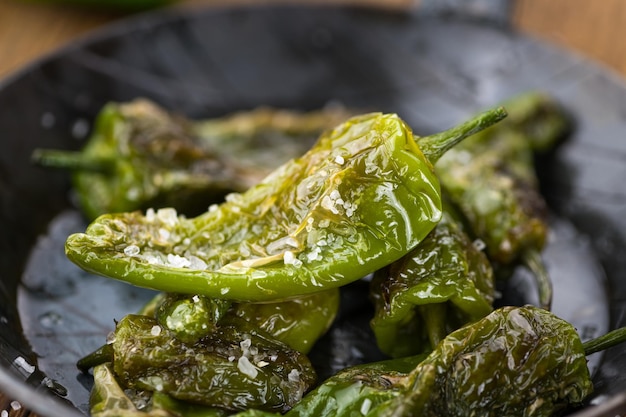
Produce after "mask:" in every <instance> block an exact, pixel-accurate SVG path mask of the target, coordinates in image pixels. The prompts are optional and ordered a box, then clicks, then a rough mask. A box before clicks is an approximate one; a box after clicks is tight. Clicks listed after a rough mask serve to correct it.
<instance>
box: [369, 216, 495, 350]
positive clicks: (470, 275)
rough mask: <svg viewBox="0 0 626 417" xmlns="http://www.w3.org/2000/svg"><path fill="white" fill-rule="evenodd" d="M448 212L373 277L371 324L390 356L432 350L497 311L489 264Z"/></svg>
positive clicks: (383, 348)
mask: <svg viewBox="0 0 626 417" xmlns="http://www.w3.org/2000/svg"><path fill="white" fill-rule="evenodd" d="M444 206H445V205H444ZM450 210H451V208H449V207H448V208H444V214H443V217H442V220H441V221H440V222H439V224H438V225H437V226H436V227H435V229H434V230H433V231H432V232H430V234H429V235H428V236H427V237H426V239H424V240H423V241H422V242H421V243H420V244H419V245H418V246H417V247H416V248H415V249H413V250H412V251H411V252H409V253H408V254H407V255H406V256H404V257H403V258H401V259H400V260H398V261H396V262H394V263H393V264H391V265H389V266H388V267H386V268H384V269H381V270H379V271H377V272H376V273H375V274H374V278H373V279H372V281H371V285H370V297H371V299H372V300H373V302H374V306H375V315H374V318H373V319H372V320H371V327H372V330H373V332H374V335H375V337H376V342H377V344H378V347H379V348H380V349H381V351H382V352H384V353H386V354H387V355H389V356H392V357H405V356H409V355H416V354H419V353H423V352H430V351H432V350H433V349H435V347H436V346H437V344H438V343H439V342H440V341H441V340H442V339H443V338H444V337H445V336H446V335H447V334H448V333H450V332H451V331H453V330H456V329H458V328H460V327H462V326H463V325H465V324H467V323H470V322H473V321H476V320H478V319H481V318H483V317H484V316H486V315H487V314H489V313H490V312H491V311H492V309H493V308H492V306H493V300H494V277H493V270H492V267H491V264H490V263H489V260H488V259H487V256H486V255H485V254H484V253H483V252H482V250H481V248H479V247H476V246H475V244H474V242H473V241H472V240H471V239H470V237H469V236H468V235H467V234H466V233H465V232H464V230H463V226H462V225H461V223H460V222H459V221H458V220H457V219H456V217H455V216H454V215H453V214H452V213H451V212H450Z"/></svg>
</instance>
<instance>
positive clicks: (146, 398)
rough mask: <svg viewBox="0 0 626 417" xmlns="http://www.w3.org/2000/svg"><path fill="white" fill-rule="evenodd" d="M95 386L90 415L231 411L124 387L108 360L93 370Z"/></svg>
mask: <svg viewBox="0 0 626 417" xmlns="http://www.w3.org/2000/svg"><path fill="white" fill-rule="evenodd" d="M93 377H94V387H93V390H92V391H91V395H90V397H89V414H90V415H91V417H226V416H229V415H231V414H232V412H230V411H228V410H225V409H223V408H217V407H207V406H203V405H198V404H190V403H186V402H182V401H178V400H175V399H173V398H172V397H169V396H168V395H166V394H163V393H160V392H154V393H150V392H145V391H135V390H129V389H123V388H122V387H121V386H120V385H119V383H118V381H117V380H116V379H115V374H114V372H113V369H112V368H111V364H110V363H103V364H101V365H98V366H96V367H95V368H94V369H93Z"/></svg>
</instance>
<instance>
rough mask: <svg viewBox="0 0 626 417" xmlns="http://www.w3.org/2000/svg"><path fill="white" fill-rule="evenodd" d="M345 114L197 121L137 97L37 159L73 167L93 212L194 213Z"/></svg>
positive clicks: (113, 106) (276, 113)
mask: <svg viewBox="0 0 626 417" xmlns="http://www.w3.org/2000/svg"><path fill="white" fill-rule="evenodd" d="M347 117H348V116H347V112H346V111H344V110H343V109H341V108H337V109H326V110H318V111H312V112H307V113H298V112H295V111H288V110H274V109H269V108H260V109H257V110H254V111H250V112H240V113H237V114H234V115H230V116H224V117H222V118H214V119H208V120H202V121H193V120H189V119H187V118H184V117H182V116H179V115H175V114H173V113H169V112H167V111H166V110H164V109H162V108H160V107H159V106H157V105H156V104H155V103H153V102H151V101H148V100H145V99H138V100H135V101H132V102H129V103H109V104H108V105H106V106H105V107H104V108H103V109H102V110H101V112H100V114H99V115H98V117H97V120H96V123H95V127H94V129H93V132H92V133H91V135H90V137H89V139H88V141H87V143H86V145H85V146H84V147H83V149H82V150H81V151H78V152H73V151H59V150H47V149H37V150H36V151H35V152H34V153H33V160H34V161H35V162H37V163H38V164H40V165H43V166H48V167H57V168H64V169H69V170H71V171H73V177H72V179H73V185H74V190H75V192H76V194H77V196H78V199H79V203H80V207H81V209H82V210H83V212H84V213H85V215H86V216H87V217H88V218H89V219H95V218H96V217H97V216H99V215H101V214H105V213H117V212H125V211H133V210H137V209H141V210H145V209H147V208H150V207H174V208H176V209H177V210H179V211H180V212H183V213H185V214H188V215H196V214H199V213H202V212H204V211H205V210H206V208H207V207H208V206H209V204H212V203H215V202H220V201H222V200H223V197H224V195H225V194H227V193H228V192H232V191H244V190H246V189H248V188H249V187H250V186H251V185H253V184H256V183H258V182H259V181H260V180H261V179H263V177H265V176H266V175H267V174H268V173H269V172H270V171H271V169H273V168H275V167H277V166H279V165H280V164H281V163H283V162H285V161H287V160H288V159H290V158H292V157H295V156H299V155H301V154H302V153H304V152H305V151H306V150H307V149H309V148H310V147H311V145H312V143H313V141H314V140H315V138H316V136H317V135H318V134H319V133H321V132H322V131H324V130H325V129H329V128H331V127H333V126H335V125H336V124H337V123H339V122H340V121H343V120H345V119H346V118H347ZM297 126H302V127H301V128H300V129H298V128H297ZM269 153H271V154H272V156H271V157H270V156H269V155H268V154H269Z"/></svg>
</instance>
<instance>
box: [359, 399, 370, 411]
mask: <svg viewBox="0 0 626 417" xmlns="http://www.w3.org/2000/svg"><path fill="white" fill-rule="evenodd" d="M371 407H372V400H370V399H369V398H366V399H364V400H363V403H361V409H360V410H359V411H361V414H363V415H366V414H367V413H369V411H370V408H371Z"/></svg>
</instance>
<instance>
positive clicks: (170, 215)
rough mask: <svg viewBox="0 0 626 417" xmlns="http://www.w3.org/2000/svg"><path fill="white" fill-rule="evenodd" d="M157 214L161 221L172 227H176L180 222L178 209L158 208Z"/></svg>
mask: <svg viewBox="0 0 626 417" xmlns="http://www.w3.org/2000/svg"><path fill="white" fill-rule="evenodd" d="M156 216H157V218H158V219H159V220H160V221H161V222H163V223H164V224H165V225H167V226H170V227H174V226H176V223H178V214H177V213H176V209H173V208H162V209H158V210H157V212H156Z"/></svg>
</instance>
